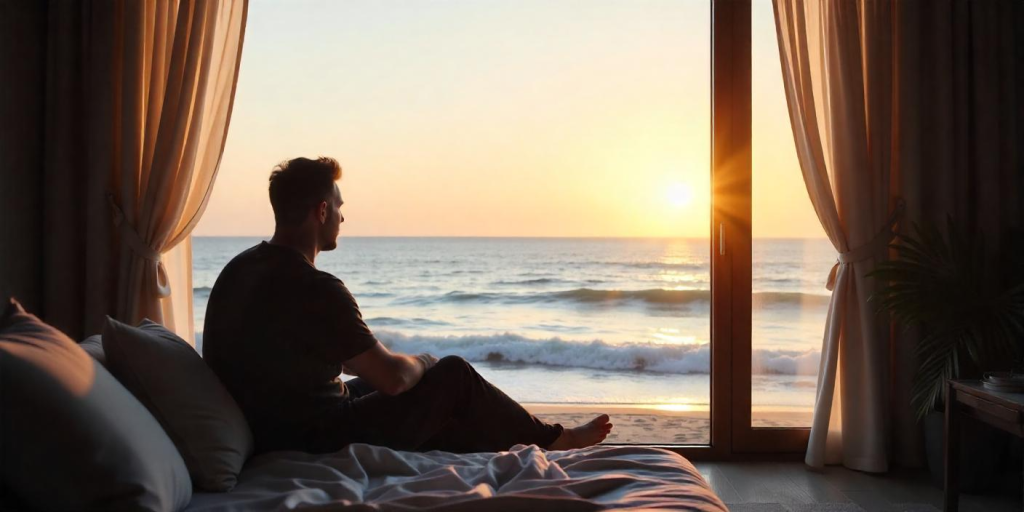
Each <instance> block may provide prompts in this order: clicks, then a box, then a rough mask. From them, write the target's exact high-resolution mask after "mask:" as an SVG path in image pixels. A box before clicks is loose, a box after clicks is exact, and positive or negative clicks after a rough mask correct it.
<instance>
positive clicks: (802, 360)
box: [751, 0, 835, 427]
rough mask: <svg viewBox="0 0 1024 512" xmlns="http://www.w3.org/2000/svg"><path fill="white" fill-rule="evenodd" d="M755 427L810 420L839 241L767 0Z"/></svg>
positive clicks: (758, 51) (758, 44)
mask: <svg viewBox="0 0 1024 512" xmlns="http://www.w3.org/2000/svg"><path fill="white" fill-rule="evenodd" d="M751 16H752V18H751V30H752V34H751V44H752V55H751V57H752V61H753V66H752V70H751V73H752V75H751V88H752V95H753V98H752V121H751V122H752V127H751V128H752V134H751V136H752V145H753V148H752V149H753V169H752V173H753V176H752V179H753V185H752V186H753V190H752V195H753V197H752V200H753V206H752V208H753V211H752V214H751V215H752V217H753V218H752V221H753V236H754V239H753V247H752V255H751V257H752V260H753V261H752V265H753V269H752V270H753V283H752V287H753V297H752V309H753V310H752V312H751V315H752V319H751V321H752V326H751V336H752V340H751V342H752V349H753V352H752V355H751V357H752V361H751V366H752V370H753V375H752V376H751V419H752V425H753V426H754V427H808V426H810V424H811V423H810V422H811V411H812V409H813V407H814V391H815V385H816V382H817V376H816V374H817V371H818V361H819V359H820V351H821V339H822V334H823V332H824V327H825V315H826V311H827V306H828V301H829V293H828V290H826V289H825V279H826V277H827V276H828V272H829V270H830V269H831V268H832V264H833V263H835V251H834V250H833V249H832V245H831V244H830V243H829V241H828V240H827V239H826V238H825V237H824V236H825V235H824V232H823V231H822V228H821V224H820V223H819V222H818V218H817V216H816V215H815V214H814V210H813V209H812V208H811V202H810V199H808V196H807V190H806V188H805V187H804V182H803V177H802V176H801V173H800V164H799V162H798V161H797V156H796V149H795V147H794V143H793V132H792V129H791V128H790V123H789V112H788V110H787V106H786V95H785V91H784V89H783V86H782V73H781V65H780V63H779V49H778V41H777V39H776V36H775V19H774V14H773V12H772V2H771V0H754V2H753V5H752V13H751Z"/></svg>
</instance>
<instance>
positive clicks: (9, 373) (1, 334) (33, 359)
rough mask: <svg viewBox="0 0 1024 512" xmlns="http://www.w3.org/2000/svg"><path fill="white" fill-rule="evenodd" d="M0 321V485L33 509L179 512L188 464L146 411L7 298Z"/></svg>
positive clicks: (187, 487)
mask: <svg viewBox="0 0 1024 512" xmlns="http://www.w3.org/2000/svg"><path fill="white" fill-rule="evenodd" d="M2 318H3V319H2V320H0V389H2V390H3V393H0V454H2V456H0V488H3V489H7V490H8V491H9V492H10V493H11V494H13V498H14V499H16V500H18V502H20V503H21V504H22V505H24V506H26V507H28V508H31V509H35V510H84V509H90V510H98V509H103V510H180V509H182V508H184V507H185V506H186V505H187V504H188V502H189V500H190V499H191V497H192V484H191V482H190V481H189V475H188V470H186V469H185V463H184V461H182V459H181V456H180V455H178V451H177V450H176V449H175V448H174V445H173V444H172V443H171V440H170V439H168V438H167V434H165V433H164V431H163V429H161V428H160V424H159V423H157V421H156V420H155V419H153V415H151V414H150V413H149V412H148V411H146V408H145V407H143V406H142V404H140V403H139V401H138V400H136V399H135V397H133V396H132V395H131V393H129V392H128V391H127V390H126V389H125V388H124V387H123V386H122V385H121V384H119V383H118V382H117V380H116V379H114V377H113V376H112V375H110V373H109V372H107V370H105V369H104V368H103V366H101V365H100V364H98V363H97V362H96V361H94V360H93V359H92V358H90V357H89V356H88V355H87V354H86V353H85V351H84V350H82V349H81V348H80V347H79V346H78V344H77V343H75V342H74V341H72V340H71V339H70V338H68V337H67V336H65V335H64V334H63V333H62V332H60V331H58V330H57V329H55V328H53V327H51V326H49V325H46V324H45V323H43V322H42V321H41V320H39V319H38V318H36V317H35V316H34V315H31V314H28V313H26V312H25V310H24V309H22V307H21V305H20V304H18V303H17V302H16V301H14V300H11V301H10V304H9V305H8V306H7V310H6V312H5V313H4V315H3V317H2ZM10 497H11V496H7V498H6V499H9V498H10ZM0 499H5V498H4V495H2V494H0ZM7 506H11V507H15V506H18V505H16V504H14V503H10V502H6V503H0V508H3V509H6V507H7Z"/></svg>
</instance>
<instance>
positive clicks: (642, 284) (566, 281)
mask: <svg viewBox="0 0 1024 512" xmlns="http://www.w3.org/2000/svg"><path fill="white" fill-rule="evenodd" d="M260 240H262V239H261V238H251V237H196V238H194V240H193V269H194V272H193V285H194V290H193V293H194V299H195V301H194V302H195V325H196V331H197V336H196V337H197V346H198V347H200V350H201V343H202V326H203V322H204V320H205V312H206V301H207V299H208V297H209V292H210V289H211V288H212V287H213V285H214V282H215V280H216V278H217V275H218V274H219V273H220V271H221V269H223V268H224V266H225V265H226V264H227V262H228V261H229V260H230V259H231V258H232V257H234V256H235V255H236V254H238V253H239V252H241V251H243V250H245V249H246V248H249V247H251V246H253V245H256V244H258V243H259V242H260ZM709 255H710V245H709V243H708V240H706V239H635V238H593V239H587V238H376V237H373V238H369V237H367V238H356V237H353V238H348V237H342V238H341V239H340V240H339V244H338V248H337V249H336V250H334V251H331V252H323V253H320V255H319V256H318V257H317V262H316V263H317V267H318V268H320V269H321V270H324V271H327V272H330V273H332V274H334V275H336V276H337V277H338V278H340V279H341V280H342V281H344V282H345V284H346V285H347V286H348V288H349V289H350V290H351V292H352V294H353V295H354V296H355V297H356V300H357V301H358V303H359V305H360V308H361V310H362V313H363V317H364V319H365V320H366V322H367V324H368V325H369V326H370V328H371V329H372V330H373V332H374V333H375V334H376V336H377V337H378V339H380V341H381V342H382V343H384V344H385V345H387V346H388V347H389V348H391V349H392V350H398V351H401V352H407V353H419V352H430V353H433V354H435V355H437V356H444V355H449V354H455V355H459V356H462V357H464V358H466V359H467V360H469V361H471V362H473V363H474V366H476V367H477V369H478V370H479V371H480V372H481V373H482V374H483V375H484V376H485V377H486V378H487V379H488V380H490V381H492V382H494V383H495V384H496V385H498V386H499V387H501V388H502V389H503V390H504V391H505V392H506V393H508V394H509V395H510V396H511V397H513V398H515V399H516V400H519V401H521V402H528V403H537V404H618V405H658V406H668V407H682V408H692V409H700V408H707V407H708V404H709V402H710V384H709V369H710V351H709V342H710V316H709V315H710V292H709V288H710V267H709ZM834 262H835V252H834V250H833V249H832V247H831V245H830V244H829V242H828V241H827V240H824V239H755V241H754V249H753V297H752V299H753V305H754V310H753V312H752V314H753V322H752V332H753V347H754V351H753V361H752V364H753V369H754V370H753V371H754V375H753V379H752V380H753V390H752V392H753V400H752V401H753V404H754V408H755V410H782V411H810V409H811V408H812V406H813V400H814V385H815V380H816V373H817V368H818V360H819V356H820V349H821V340H822V329H823V326H824V322H825V314H826V310H827V306H828V301H829V295H828V292H827V291H826V290H825V287H824V282H825V277H826V276H827V274H828V271H829V269H830V268H831V266H832V264H833V263H834Z"/></svg>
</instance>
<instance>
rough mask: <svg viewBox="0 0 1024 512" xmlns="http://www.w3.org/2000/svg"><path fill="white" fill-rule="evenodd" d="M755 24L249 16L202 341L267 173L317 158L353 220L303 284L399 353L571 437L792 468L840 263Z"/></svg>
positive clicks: (765, 12) (512, 15)
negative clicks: (336, 175)
mask: <svg viewBox="0 0 1024 512" xmlns="http://www.w3.org/2000/svg"><path fill="white" fill-rule="evenodd" d="M772 16H773V14H772V8H771V3H770V1H769V0H754V2H753V5H751V3H750V2H748V1H746V0H735V1H728V2H724V1H718V2H714V1H708V2H700V1H681V0H643V1H639V0H602V1H596V2H595V1H587V2H582V1H576V0H557V1H551V0H545V1H540V0H534V1H522V2H507V1H482V2H478V1H472V2H469V1H466V2H445V3H435V2H422V3H402V4H397V3H381V2H372V1H353V2H344V3H301V4H287V5H282V4H279V3H272V2H260V1H254V2H253V4H252V6H251V9H250V11H249V23H248V29H247V32H248V33H247V34H246V43H245V44H246V48H245V52H244V57H243V63H242V66H241V75H240V78H239V84H238V92H237V96H236V100H235V101H236V103H235V107H234V114H233V119H232V125H231V131H230V133H229V138H228V143H227V147H226V150H225V155H224V158H223V161H222V165H221V170H220V174H219V176H218V182H217V186H216V187H215V188H214V192H213V198H212V201H211V203H210V207H209V208H208V210H207V212H206V215H205V216H204V218H203V221H202V223H201V224H200V226H199V227H198V228H197V231H196V235H197V237H196V238H195V240H194V242H193V252H194V256H193V261H194V285H195V290H194V298H195V316H196V326H197V330H198V331H201V330H202V325H203V322H204V315H205V305H206V299H207V298H208V295H209V291H210V288H211V287H212V286H213V283H214V281H215V279H216V276H217V275H218V274H219V272H220V270H221V269H222V268H223V267H224V265H225V264H226V263H227V262H228V261H229V260H230V258H232V257H233V256H234V255H236V254H238V253H239V252H241V251H242V250H244V249H245V248H247V247H250V246H252V245H255V244H256V243H258V241H259V240H261V239H267V238H269V237H270V235H271V230H272V226H273V216H272V213H271V210H270V206H269V202H268V201H267V197H266V196H267V194H266V179H267V176H268V174H269V172H270V168H271V167H272V166H273V165H274V164H276V163H277V162H279V161H281V160H284V159H287V158H292V157H295V156H316V155H321V154H324V155H329V156H334V157H337V158H338V159H339V160H340V161H341V163H342V165H343V167H344V169H345V175H344V177H343V179H342V182H341V190H342V195H343V196H344V198H345V204H346V205H345V207H344V208H343V213H344V215H345V217H346V219H347V220H346V223H345V224H344V225H343V227H342V237H341V240H340V243H339V248H338V249H337V250H335V251H332V252H329V253H322V254H321V255H320V256H319V257H318V260H317V265H318V266H319V267H320V268H322V269H324V270H327V271H329V272H332V273H334V274H336V275H338V276H339V277H340V278H341V279H342V280H343V281H345V282H346V284H347V285H348V287H349V288H350V289H351V291H352V292H353V294H354V295H355V297H356V298H357V300H358V301H359V303H360V305H361V308H362V310H363V314H364V317H365V318H366V320H367V322H368V324H369V325H370V327H371V328H372V329H373V330H374V332H375V333H376V334H377V336H378V337H379V338H380V339H381V341H382V342H384V343H385V344H387V345H389V346H391V347H392V348H393V349H396V350H400V351H403V352H412V353H416V352H424V351H426V352H432V353H435V354H437V355H445V354H457V355H461V356H463V357H465V358H466V359H469V360H470V361H472V362H473V364H474V366H476V367H477V368H478V370H479V371H480V372H481V373H482V374H484V375H485V377H487V378H488V379H489V380H491V381H492V382H494V383H495V384H497V385H498V386H499V387H501V388H502V389H503V390H505V391H506V392H507V393H509V394H510V395H511V396H512V397H513V398H515V399H517V400H519V401H520V402H523V403H524V404H525V405H527V407H528V408H529V409H531V410H532V411H533V412H534V413H535V414H537V415H539V416H541V417H544V418H547V419H551V420H554V421H559V422H562V423H563V424H567V425H573V424H576V423H579V422H581V421H584V420H586V419H587V418H588V414H590V413H593V412H596V411H605V412H610V413H612V415H613V422H614V423H615V424H616V430H615V432H614V435H613V437H611V438H609V440H608V441H609V442H615V443H654V444H664V445H676V446H679V447H682V446H690V448H678V449H680V450H681V451H686V453H687V455H689V456H691V457H701V456H702V455H703V454H713V455H717V456H727V455H729V454H731V453H734V452H745V451H799V450H801V449H802V446H803V444H805V443H806V436H807V433H806V432H807V431H806V429H801V428H803V427H806V426H807V425H808V424H809V412H810V407H812V405H813V404H812V403H811V401H812V400H813V396H814V382H815V377H814V372H815V371H816V369H817V364H818V361H817V360H818V354H817V351H818V350H820V340H821V333H822V329H821V326H822V324H823V322H824V309H823V308H824V304H826V303H827V292H825V291H824V290H823V284H824V278H825V276H826V275H827V272H828V269H829V267H830V266H831V264H832V262H833V261H834V254H833V252H832V250H831V247H830V246H829V245H828V242H827V241H824V240H823V239H822V238H821V233H820V227H818V224H817V220H816V217H815V216H814V215H813V212H811V210H810V205H809V201H808V199H807V194H806V191H805V190H804V189H803V184H802V178H801V177H800V173H799V168H798V166H797V163H796V159H795V156H794V154H793V149H792V146H793V142H792V134H791V131H790V128H789V121H788V119H789V116H788V113H787V111H786V105H785V97H784V95H783V91H782V87H781V76H780V68H779V62H778V51H777V48H776V46H775V36H774V34H775V30H774V20H773V18H772ZM752 55H753V58H752ZM197 340H198V342H199V344H200V346H201V340H202V336H201V332H200V333H199V334H198V335H197ZM792 427H798V428H797V429H795V430H794V429H793V428H792ZM698 447H700V448H698Z"/></svg>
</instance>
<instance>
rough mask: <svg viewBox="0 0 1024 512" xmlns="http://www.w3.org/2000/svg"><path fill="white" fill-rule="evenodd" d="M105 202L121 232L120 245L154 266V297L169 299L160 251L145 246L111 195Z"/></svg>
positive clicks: (167, 282) (168, 289) (169, 291)
mask: <svg viewBox="0 0 1024 512" xmlns="http://www.w3.org/2000/svg"><path fill="white" fill-rule="evenodd" d="M107 200H108V201H109V202H110V209H111V210H112V211H113V214H114V225H115V226H117V228H118V230H119V231H120V232H121V243H124V244H126V245H127V246H128V248H129V249H131V250H132V252H134V253H135V254H136V255H137V256H139V257H140V258H142V259H145V260H147V261H149V262H150V263H151V264H153V265H154V267H155V270H156V283H155V289H156V295H157V297H170V295H171V283H170V280H169V279H168V278H167V269H166V268H164V263H163V262H162V261H160V251H157V250H155V249H153V248H152V247H150V246H149V244H147V243H146V242H145V241H144V240H143V239H142V237H141V236H139V232H138V231H136V230H135V228H134V227H133V226H132V224H131V223H130V222H128V221H127V220H126V219H125V217H124V211H122V210H121V207H120V206H118V205H117V202H116V201H114V196H113V194H107Z"/></svg>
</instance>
